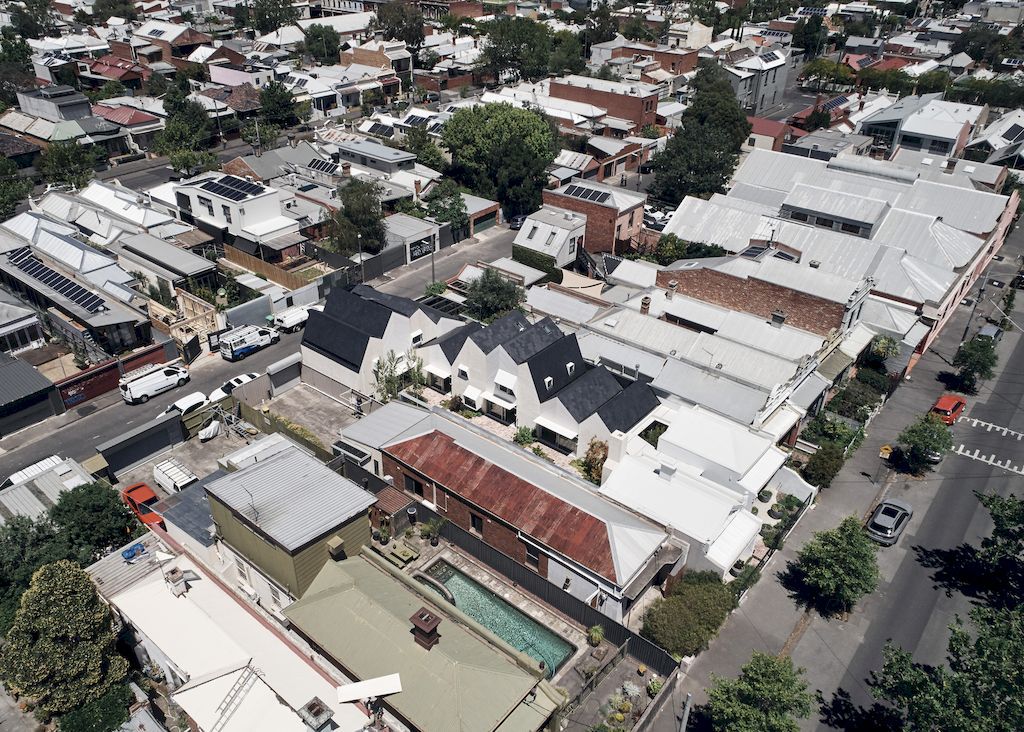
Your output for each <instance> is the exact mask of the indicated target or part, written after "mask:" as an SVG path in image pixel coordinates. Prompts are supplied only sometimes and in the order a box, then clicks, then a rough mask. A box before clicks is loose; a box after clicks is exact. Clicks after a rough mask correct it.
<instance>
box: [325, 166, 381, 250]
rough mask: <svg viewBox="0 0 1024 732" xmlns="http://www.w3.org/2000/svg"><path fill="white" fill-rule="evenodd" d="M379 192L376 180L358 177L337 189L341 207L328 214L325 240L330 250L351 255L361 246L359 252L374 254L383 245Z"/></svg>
mask: <svg viewBox="0 0 1024 732" xmlns="http://www.w3.org/2000/svg"><path fill="white" fill-rule="evenodd" d="M380 193H381V187H380V184H379V183H378V182H376V181H375V180H362V179H360V178H353V179H352V180H350V181H349V182H348V184H346V185H344V186H341V187H340V188H338V200H339V202H340V203H341V208H340V209H338V210H337V211H335V212H334V214H333V215H332V216H331V220H330V225H329V226H328V231H329V235H328V236H329V238H328V241H329V243H330V246H331V248H332V249H334V250H335V251H337V252H343V253H346V254H352V253H354V252H356V251H358V249H359V248H360V247H362V250H363V252H366V253H369V254H376V253H377V252H379V251H380V250H381V249H383V248H384V245H385V243H386V240H385V230H384V219H383V214H382V212H381V206H380ZM360 235H361V238H360Z"/></svg>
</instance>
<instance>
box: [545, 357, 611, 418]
mask: <svg viewBox="0 0 1024 732" xmlns="http://www.w3.org/2000/svg"><path fill="white" fill-rule="evenodd" d="M576 368H580V367H579V366H577V367H576ZM621 392H622V387H621V386H620V385H619V382H618V381H616V379H615V377H614V376H612V373H611V372H610V371H608V369H606V368H603V367H601V366H595V367H594V368H592V369H590V370H588V371H587V372H586V373H584V374H583V375H582V376H580V377H579V378H578V379H576V380H575V381H573V382H572V383H571V384H569V385H568V386H566V387H565V388H564V389H562V390H561V391H560V392H558V395H557V396H556V398H557V399H558V401H560V402H561V403H562V406H564V407H565V409H566V411H568V412H569V414H570V415H572V418H573V419H574V420H576V423H577V424H579V423H581V422H583V421H584V420H585V419H587V417H589V416H590V415H592V414H593V413H594V412H597V411H598V410H599V409H600V408H601V406H602V405H603V404H605V403H607V402H608V401H609V400H610V399H612V398H614V397H615V396H617V395H619V394H620V393H621Z"/></svg>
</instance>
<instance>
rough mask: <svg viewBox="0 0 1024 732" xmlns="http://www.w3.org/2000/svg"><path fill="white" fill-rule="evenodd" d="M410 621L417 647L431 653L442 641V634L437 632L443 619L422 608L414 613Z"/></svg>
mask: <svg viewBox="0 0 1024 732" xmlns="http://www.w3.org/2000/svg"><path fill="white" fill-rule="evenodd" d="M409 620H411V621H412V637H413V639H414V640H415V641H416V645H418V646H420V647H421V648H424V649H426V650H428V651H429V650H430V649H431V648H433V647H434V646H436V645H437V643H438V641H440V640H441V634H440V633H438V632H437V626H439V625H440V624H441V618H439V617H438V616H437V615H434V613H432V612H430V611H429V610H427V609H426V608H425V607H421V608H420V609H419V610H417V611H416V612H415V613H413V616H412V617H411V618H409Z"/></svg>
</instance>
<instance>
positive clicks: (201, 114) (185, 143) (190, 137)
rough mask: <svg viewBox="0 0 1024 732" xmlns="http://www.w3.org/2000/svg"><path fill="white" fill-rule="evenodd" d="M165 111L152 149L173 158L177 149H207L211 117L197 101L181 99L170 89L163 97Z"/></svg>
mask: <svg viewBox="0 0 1024 732" xmlns="http://www.w3.org/2000/svg"><path fill="white" fill-rule="evenodd" d="M164 108H165V109H167V111H168V112H169V114H170V116H169V117H168V118H167V121H166V122H164V128H163V129H162V130H161V131H160V132H159V133H157V136H156V139H155V140H154V143H153V149H154V150H156V151H157V152H158V153H160V154H161V155H172V154H174V153H175V152H178V151H179V150H190V151H196V150H205V149H206V148H207V147H208V146H209V144H210V140H211V137H212V136H211V133H210V118H209V117H208V116H207V115H206V110H205V109H203V107H202V105H201V104H199V102H193V101H192V100H190V99H186V98H184V97H183V96H182V95H181V92H180V90H178V88H177V87H172V88H171V89H169V90H168V92H167V95H166V96H165V97H164ZM172 110H173V111H172Z"/></svg>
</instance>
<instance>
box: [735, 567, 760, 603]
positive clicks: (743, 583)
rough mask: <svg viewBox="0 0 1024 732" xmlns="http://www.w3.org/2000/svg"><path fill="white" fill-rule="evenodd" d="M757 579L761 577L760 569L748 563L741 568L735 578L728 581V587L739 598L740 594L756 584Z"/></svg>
mask: <svg viewBox="0 0 1024 732" xmlns="http://www.w3.org/2000/svg"><path fill="white" fill-rule="evenodd" d="M759 579H761V570H759V569H758V568H757V566H756V565H753V564H748V565H747V566H746V567H744V568H743V571H742V572H740V573H739V574H738V575H736V579H734V580H733V581H732V582H730V583H729V589H730V590H732V594H733V595H734V596H735V597H736V599H737V600H739V599H740V596H741V595H743V593H744V592H746V591H747V590H749V589H750V588H751V587H753V586H754V585H756V584H757V581H758V580H759Z"/></svg>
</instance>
